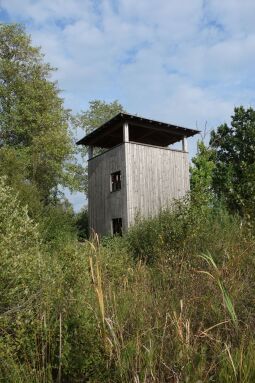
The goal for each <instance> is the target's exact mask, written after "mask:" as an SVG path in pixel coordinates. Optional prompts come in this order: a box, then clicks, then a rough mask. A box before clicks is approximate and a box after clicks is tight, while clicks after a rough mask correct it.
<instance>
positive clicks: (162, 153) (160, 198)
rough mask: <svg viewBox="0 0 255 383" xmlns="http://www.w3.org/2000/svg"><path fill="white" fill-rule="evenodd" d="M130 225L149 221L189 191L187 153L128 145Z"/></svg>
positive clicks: (148, 146)
mask: <svg viewBox="0 0 255 383" xmlns="http://www.w3.org/2000/svg"><path fill="white" fill-rule="evenodd" d="M125 145H126V150H125V155H126V174H127V206H128V213H127V218H128V225H129V226H130V225H132V224H133V223H134V220H135V217H136V215H141V216H143V217H149V216H153V215H156V214H157V213H158V212H159V211H160V209H161V208H165V207H167V206H168V205H169V204H171V201H172V200H173V199H174V198H180V197H183V196H184V195H185V194H186V192H187V191H188V190H189V162H188V153H186V152H182V151H176V150H170V149H164V148H160V147H155V146H150V145H141V144H138V143H133V142H129V143H126V144H125Z"/></svg>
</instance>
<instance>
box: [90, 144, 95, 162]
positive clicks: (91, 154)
mask: <svg viewBox="0 0 255 383" xmlns="http://www.w3.org/2000/svg"><path fill="white" fill-rule="evenodd" d="M93 149H94V147H93V146H91V145H90V146H89V160H90V159H91V158H93Z"/></svg>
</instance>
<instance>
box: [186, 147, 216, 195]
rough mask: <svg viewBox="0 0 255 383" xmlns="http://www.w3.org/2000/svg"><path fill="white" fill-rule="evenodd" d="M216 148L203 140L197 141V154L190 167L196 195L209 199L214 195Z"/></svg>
mask: <svg viewBox="0 0 255 383" xmlns="http://www.w3.org/2000/svg"><path fill="white" fill-rule="evenodd" d="M214 157H215V156H214V150H213V149H212V148H210V147H207V146H206V145H205V143H204V142H203V141H198V143H197V154H196V156H195V157H194V158H192V166H191V167H190V186H191V191H192V194H193V195H194V196H196V195H199V198H203V199H206V200H208V198H210V197H212V179H213V171H214V169H215V163H214Z"/></svg>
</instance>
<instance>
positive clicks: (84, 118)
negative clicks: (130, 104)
mask: <svg viewBox="0 0 255 383" xmlns="http://www.w3.org/2000/svg"><path fill="white" fill-rule="evenodd" d="M120 112H123V113H124V112H125V110H124V108H123V106H122V105H121V104H120V103H119V102H118V101H117V100H115V101H113V102H110V103H107V102H105V101H101V100H92V101H90V102H89V108H88V109H87V110H85V111H82V112H81V113H79V114H78V115H77V116H76V118H75V119H74V124H75V125H76V126H77V127H79V128H82V130H83V131H84V135H86V134H89V133H90V132H92V131H93V130H95V129H97V128H98V127H99V126H100V125H102V124H103V123H105V122H106V121H108V120H110V119H111V118H112V117H114V116H115V115H116V114H118V113H120ZM101 152H102V149H97V150H96V151H95V153H101ZM80 154H81V156H82V158H83V159H84V160H85V158H87V155H88V148H87V147H86V146H81V147H80ZM85 172H86V178H85V177H84V179H86V180H87V168H86V167H85ZM85 190H86V191H87V184H86V187H85Z"/></svg>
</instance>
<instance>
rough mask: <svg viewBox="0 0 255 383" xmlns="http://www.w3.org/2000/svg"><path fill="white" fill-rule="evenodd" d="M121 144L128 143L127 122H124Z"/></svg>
mask: <svg viewBox="0 0 255 383" xmlns="http://www.w3.org/2000/svg"><path fill="white" fill-rule="evenodd" d="M123 142H129V128H128V123H127V122H124V124H123Z"/></svg>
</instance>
